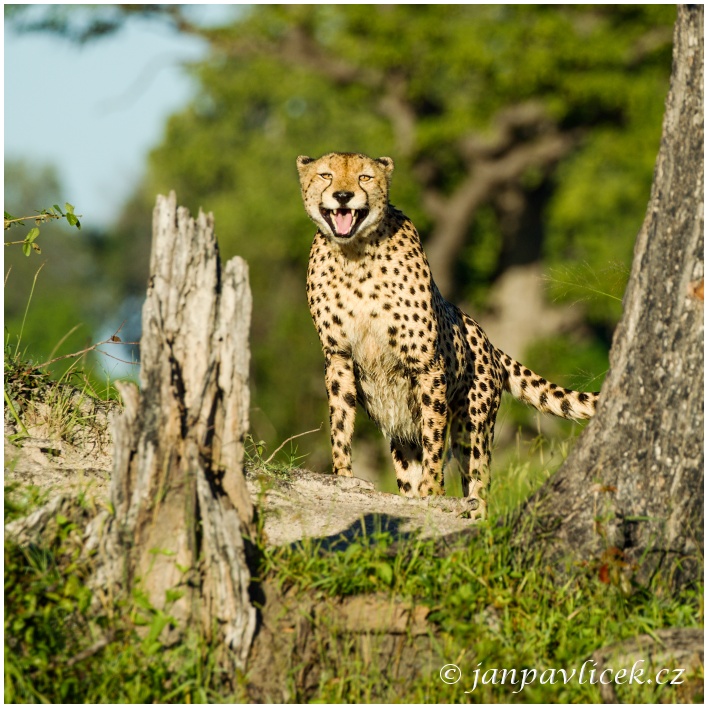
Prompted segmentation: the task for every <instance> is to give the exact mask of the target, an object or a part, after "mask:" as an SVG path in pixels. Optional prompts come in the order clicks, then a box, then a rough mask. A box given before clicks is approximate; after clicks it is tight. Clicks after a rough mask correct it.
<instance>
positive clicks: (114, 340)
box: [30, 320, 137, 371]
mask: <svg viewBox="0 0 708 708" xmlns="http://www.w3.org/2000/svg"><path fill="white" fill-rule="evenodd" d="M124 324H125V320H124V321H123V323H122V324H121V326H120V327H118V329H117V330H116V331H115V332H114V333H113V334H112V335H111V336H110V337H109V338H108V339H104V340H103V341H102V342H96V344H92V345H91V346H90V347H86V349H82V350H81V351H78V352H73V353H71V354H63V355H62V356H58V357H56V358H55V359H50V360H49V361H45V362H44V363H43V364H37V365H36V366H33V367H32V368H30V371H34V370H35V369H43V368H44V367H46V366H51V365H52V364H55V363H56V362H57V361H61V360H62V359H72V358H76V357H80V356H82V355H84V354H88V353H89V352H92V351H94V350H95V349H97V348H98V347H100V346H103V345H104V344H137V342H121V341H120V340H119V339H117V337H118V332H120V331H121V330H122V329H123V325H124ZM103 353H105V352H103Z"/></svg>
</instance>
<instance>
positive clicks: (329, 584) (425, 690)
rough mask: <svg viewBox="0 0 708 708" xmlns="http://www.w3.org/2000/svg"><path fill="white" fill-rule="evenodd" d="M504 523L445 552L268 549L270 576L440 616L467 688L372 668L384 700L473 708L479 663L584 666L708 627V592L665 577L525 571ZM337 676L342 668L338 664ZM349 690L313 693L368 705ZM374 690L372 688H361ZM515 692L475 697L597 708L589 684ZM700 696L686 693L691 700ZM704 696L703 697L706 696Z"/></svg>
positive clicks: (444, 659) (434, 619)
mask: <svg viewBox="0 0 708 708" xmlns="http://www.w3.org/2000/svg"><path fill="white" fill-rule="evenodd" d="M509 536H510V531H509V528H508V527H507V526H504V525H496V524H485V525H482V526H481V529H480V534H479V537H478V538H477V539H475V540H474V541H470V542H469V545H468V547H466V548H463V549H461V550H456V551H453V552H452V553H450V554H449V555H446V556H441V555H439V553H437V552H436V548H435V545H434V544H433V543H432V542H430V541H411V542H409V543H408V544H407V545H406V546H405V547H403V548H396V553H391V550H392V547H393V540H392V539H391V538H390V537H388V536H387V535H386V534H375V535H373V536H371V537H366V536H362V537H361V538H360V539H359V541H358V542H357V543H354V544H352V545H350V546H349V547H348V548H347V549H346V550H345V551H342V552H336V553H321V552H319V551H318V549H317V548H316V547H313V544H311V543H306V544H302V545H301V546H299V547H297V548H295V549H278V550H270V551H267V552H266V559H265V564H264V571H265V574H266V575H268V576H270V577H271V578H272V579H275V580H276V581H277V582H280V583H281V584H282V585H283V587H284V588H287V589H290V592H293V591H294V592H296V593H302V594H307V595H309V596H313V595H314V596H317V595H322V596H326V595H329V596H337V597H341V596H347V595H354V594H360V593H374V592H377V593H387V594H390V595H391V596H392V597H398V598H404V599H406V598H410V599H413V600H414V601H415V602H416V603H418V604H423V605H426V606H428V607H430V608H431V609H432V612H431V614H430V615H429V617H428V619H429V621H430V622H431V623H433V624H434V625H436V626H437V628H438V631H439V636H440V641H441V643H442V644H443V645H444V648H443V650H442V652H441V664H440V665H441V666H442V663H456V664H458V665H459V667H460V668H461V670H462V673H463V676H466V677H470V680H469V681H468V682H465V681H461V682H460V685H456V686H446V685H445V684H444V683H443V682H442V681H441V680H440V678H439V676H438V675H436V674H432V675H429V676H421V677H419V679H418V680H417V681H414V682H413V683H411V684H410V685H409V686H407V687H406V688H405V691H404V692H403V693H401V687H400V686H398V685H388V686H387V685H386V683H385V682H383V683H382V682H381V677H379V676H378V675H377V670H376V669H375V668H374V669H372V672H373V673H372V676H371V677H370V681H371V686H369V689H370V688H371V687H372V686H375V687H376V690H375V692H374V693H375V695H376V700H382V701H399V700H400V701H404V702H413V701H416V702H419V701H422V702H457V701H467V700H468V699H470V696H468V695H465V693H464V690H465V687H467V688H468V689H471V688H472V686H473V682H472V677H473V676H474V674H473V672H474V670H475V668H477V667H478V665H479V664H480V663H481V666H482V670H486V669H492V668H499V669H502V668H507V669H513V668H515V669H517V670H521V669H522V668H527V667H533V668H537V669H539V670H543V669H546V668H555V669H567V670H569V671H570V670H572V669H573V668H575V669H577V670H578V671H579V670H580V668H581V666H582V664H583V662H584V661H585V660H586V659H588V658H589V657H590V655H591V654H592V652H593V651H595V650H596V649H598V648H599V647H602V646H606V645H609V644H614V643H616V642H619V641H622V640H625V639H628V638H630V637H634V636H636V635H639V634H644V633H649V634H651V633H653V632H654V631H655V630H657V629H660V628H663V627H691V626H700V625H701V623H702V621H703V608H702V592H701V590H700V589H699V590H695V591H686V592H683V593H680V594H674V593H672V592H670V591H669V590H668V589H667V588H666V587H664V586H663V585H662V581H661V579H656V580H655V582H654V583H653V584H652V586H651V587H647V588H641V587H634V588H632V591H631V593H630V594H629V595H628V594H626V592H625V591H624V590H623V589H622V587H620V586H615V585H612V584H605V583H603V582H600V580H599V579H598V578H597V577H596V575H595V574H593V573H591V572H588V570H586V569H583V568H576V569H574V570H572V571H571V573H570V577H569V579H561V578H560V577H557V576H556V575H554V573H553V572H552V571H551V570H550V569H549V568H545V567H543V566H542V565H535V566H532V567H528V565H523V564H522V563H521V561H520V559H518V558H516V557H515V555H514V554H513V553H512V551H511V550H510V543H509V541H510V538H509ZM339 668H340V670H341V669H342V667H341V666H340V667H339ZM357 681H358V684H359V685H360V688H359V689H358V690H355V691H354V692H353V693H350V694H347V695H342V693H341V685H340V683H339V682H334V683H331V685H327V684H325V685H323V686H322V687H321V688H320V691H319V692H318V693H317V694H316V695H314V696H310V697H309V698H311V699H315V700H318V701H319V700H324V701H329V700H332V701H339V700H348V701H358V700H365V697H364V693H366V691H364V693H361V691H362V690H363V689H362V687H361V684H362V677H361V676H359V677H358V679H357ZM364 684H366V681H364ZM621 688H622V687H620V690H618V695H620V696H621V697H622V698H623V699H624V700H627V701H630V702H644V701H648V702H655V701H656V700H661V699H665V698H667V697H671V698H672V699H676V697H677V694H676V693H670V691H669V690H668V689H667V688H663V689H662V688H657V687H651V688H650V687H648V686H646V685H645V686H642V687H638V686H636V685H635V686H633V687H627V690H625V691H622V690H621ZM512 690H513V687H511V688H509V687H503V686H493V685H488V686H479V687H478V688H477V689H476V690H475V692H474V693H475V695H474V697H473V698H471V700H473V701H475V702H478V701H483V702H490V703H498V702H507V701H509V702H552V703H554V702H597V701H599V700H600V694H599V692H598V690H597V687H595V686H591V685H590V684H589V683H587V682H586V683H585V684H584V685H580V684H578V683H569V684H568V685H567V686H563V685H562V684H561V685H550V684H549V685H545V686H542V685H540V684H538V682H537V683H536V684H534V685H532V686H529V687H526V688H525V689H524V691H523V694H522V695H514V694H513V693H512V692H511V691H512ZM686 698H688V700H692V699H693V696H688V697H686V696H684V697H683V700H686ZM696 698H700V699H701V700H702V691H701V693H700V695H699V696H697V697H696Z"/></svg>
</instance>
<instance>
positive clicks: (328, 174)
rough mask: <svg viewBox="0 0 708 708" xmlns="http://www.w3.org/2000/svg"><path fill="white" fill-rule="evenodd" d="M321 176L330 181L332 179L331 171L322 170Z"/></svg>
mask: <svg viewBox="0 0 708 708" xmlns="http://www.w3.org/2000/svg"><path fill="white" fill-rule="evenodd" d="M319 176H320V177H322V179H326V180H328V181H329V180H331V179H332V175H331V174H330V173H329V172H320V175H319Z"/></svg>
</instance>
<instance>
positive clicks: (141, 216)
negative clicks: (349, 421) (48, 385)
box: [45, 5, 676, 469]
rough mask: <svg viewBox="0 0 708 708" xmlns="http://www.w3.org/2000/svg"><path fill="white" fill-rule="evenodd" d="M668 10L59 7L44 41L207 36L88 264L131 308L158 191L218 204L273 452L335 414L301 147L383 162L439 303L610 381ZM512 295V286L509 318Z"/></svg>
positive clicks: (257, 421)
mask: <svg viewBox="0 0 708 708" xmlns="http://www.w3.org/2000/svg"><path fill="white" fill-rule="evenodd" d="M675 12H676V11H675V8H674V7H673V6H666V5H663V6H662V5H632V6H612V5H603V6H588V5H577V6H550V5H549V6H536V5H390V6H371V5H307V6H297V5H284V6H279V5H256V6H251V7H249V8H247V9H245V10H244V13H243V14H242V16H241V17H240V18H239V19H238V21H235V22H232V23H231V24H229V25H227V26H222V27H217V28H204V27H201V26H198V25H196V24H194V23H193V22H191V21H190V20H189V19H188V18H187V17H186V16H185V14H184V13H183V12H182V11H181V9H180V6H176V5H170V6H163V5H146V6H112V9H111V14H110V16H106V15H101V16H99V15H97V16H96V20H95V23H94V25H91V23H88V24H87V23H86V20H85V17H84V19H83V21H82V24H81V26H80V27H76V26H74V25H72V21H71V13H67V12H62V13H59V11H57V13H56V14H55V15H54V16H52V15H49V16H48V17H49V20H46V18H45V28H49V29H52V30H53V31H55V32H61V33H64V34H66V35H68V36H74V37H78V38H79V39H92V38H94V37H97V36H102V35H104V34H106V33H107V32H111V31H114V30H117V29H119V28H120V26H121V22H122V21H124V19H125V17H126V16H128V15H131V14H136V13H137V14H141V15H145V16H149V17H150V18H152V19H153V20H155V19H157V20H159V21H168V22H171V23H173V25H174V26H175V28H176V29H177V31H180V32H184V33H189V34H197V35H199V36H201V37H203V38H205V39H206V40H207V41H208V42H209V44H210V47H211V52H210V55H209V57H208V59H207V60H206V61H204V62H201V63H199V64H196V65H193V66H192V67H191V71H192V72H193V75H194V77H195V79H196V80H197V82H198V86H199V89H198V92H197V95H196V96H195V98H194V100H193V101H192V102H191V103H190V105H188V106H187V107H186V108H185V109H184V110H183V111H181V112H180V113H178V114H177V115H174V116H173V117H172V118H171V119H170V121H169V123H168V125H167V127H166V132H165V136H164V139H163V141H162V143H161V144H160V145H158V146H156V148H155V149H154V151H153V152H152V153H151V155H150V157H149V161H148V165H147V169H146V174H145V178H144V180H143V182H142V184H141V185H140V186H139V188H138V189H137V190H136V192H135V194H134V196H133V198H132V199H131V201H130V204H128V205H126V209H125V210H124V212H123V213H124V216H123V217H122V219H121V221H120V223H119V224H117V225H116V227H115V229H114V231H113V233H112V234H110V235H109V238H108V239H107V241H106V243H107V244H108V245H106V246H105V248H104V249H103V250H102V252H101V253H100V254H97V255H98V258H99V263H100V264H101V266H100V267H101V270H102V271H103V272H106V273H108V272H114V273H121V274H122V275H123V279H122V280H121V282H118V283H115V284H112V285H111V287H112V288H113V287H115V288H116V293H117V295H116V297H118V299H120V300H122V301H124V302H128V303H139V302H140V299H141V298H142V296H143V293H144V286H145V277H146V273H147V254H148V252H149V237H150V213H151V210H152V207H153V204H154V200H155V195H156V194H157V193H166V192H168V191H169V190H170V189H174V190H176V192H177V196H178V199H179V201H180V203H182V204H185V205H187V206H189V207H190V208H191V209H192V210H193V211H195V212H196V210H197V209H198V208H199V207H203V208H204V209H205V210H208V211H212V212H213V213H214V216H215V218H216V226H217V234H218V237H219V241H220V245H221V249H222V254H223V257H224V258H229V257H231V256H232V255H234V254H239V255H241V256H243V257H244V258H246V260H247V261H248V263H249V266H250V273H251V284H252V288H253V294H254V310H253V311H254V316H253V326H252V397H253V402H254V406H255V407H256V408H255V410H254V411H253V412H252V428H253V435H254V437H255V438H256V439H263V440H265V441H266V442H267V443H268V444H269V445H270V446H273V445H274V444H276V443H277V442H278V441H281V440H283V439H284V438H287V437H288V436H290V435H293V434H295V433H298V432H302V431H303V430H307V429H310V428H315V427H317V425H319V424H320V423H321V422H322V421H325V420H326V419H327V407H326V396H325V390H324V383H323V376H322V357H321V352H320V350H319V345H318V341H317V337H316V334H315V331H314V328H313V327H312V324H311V322H310V317H309V312H308V308H307V303H306V299H305V291H304V280H305V264H306V262H307V257H308V252H309V243H310V240H311V237H312V233H313V227H312V225H311V223H310V222H309V221H308V220H307V217H306V216H305V213H304V210H303V208H302V205H301V202H300V196H299V187H298V181H297V175H296V171H295V158H296V156H297V155H298V154H309V155H312V156H319V155H320V154H323V153H325V152H329V151H332V150H336V151H356V152H364V153H367V154H370V155H373V156H379V155H390V156H391V157H393V158H394V160H395V162H396V171H395V174H394V180H393V187H392V201H393V202H394V203H395V204H396V206H398V207H399V208H401V209H402V210H403V211H404V212H405V213H406V214H407V215H408V216H410V217H411V218H412V219H413V220H414V222H415V223H416V225H417V227H418V229H419V231H420V232H421V236H422V238H423V241H424V244H425V247H426V251H427V253H428V256H429V260H430V262H431V266H432V270H433V275H434V277H435V279H436V281H437V282H438V284H439V286H440V287H441V290H442V291H443V292H444V294H445V295H446V296H447V297H448V298H449V299H451V300H453V301H454V302H456V303H457V304H459V305H460V306H462V307H463V309H466V310H467V311H468V312H470V313H471V314H472V315H473V316H475V318H477V319H479V320H480V321H481V323H482V324H483V326H485V327H486V328H487V329H488V330H490V333H491V336H492V339H493V341H494V342H495V344H497V345H498V346H499V347H501V348H502V349H504V348H507V349H509V353H510V354H512V355H513V356H515V357H517V358H520V359H521V360H522V361H524V363H526V364H527V365H529V366H531V367H532V368H535V369H537V370H539V371H540V372H541V373H542V374H543V375H544V376H546V377H547V378H552V379H553V380H555V381H557V382H558V383H560V384H563V385H570V386H576V387H587V388H592V389H593V390H597V389H599V386H600V384H601V382H602V377H603V375H604V372H605V370H606V368H607V350H608V348H609V343H610V339H611V334H612V331H613V328H614V326H615V324H616V322H617V320H618V317H619V314H620V311H621V297H622V293H623V291H624V286H625V283H626V279H627V277H628V273H629V266H630V263H631V256H632V248H633V244H634V239H635V236H636V233H637V231H638V229H639V227H640V225H641V223H642V218H643V214H644V210H645V208H646V204H647V200H648V195H649V190H650V186H651V180H652V172H653V167H654V162H655V159H656V155H657V152H658V147H659V138H660V132H661V120H662V116H663V106H664V99H665V96H666V92H667V89H668V80H669V74H670V69H671V38H672V26H673V22H674V19H675ZM529 276H531V277H529ZM544 277H545V278H546V280H544V279H543V278H544ZM513 282H516V283H517V284H518V283H522V282H523V283H525V285H524V286H523V288H522V289H521V290H519V289H518V287H517V289H516V290H515V289H514V287H513ZM510 283H512V285H510ZM502 293H515V294H514V295H512V297H511V302H512V304H511V305H508V304H507V305H504V304H503V302H504V299H503V297H502ZM507 300H508V297H507ZM550 301H556V304H555V305H551V304H550ZM561 305H562V306H563V308H564V309H562V310H559V307H560V306H561ZM569 308H570V309H569ZM558 312H561V313H565V314H563V315H562V316H560V317H558V316H557V313H558ZM568 313H570V314H569V315H568ZM519 318H521V320H522V322H523V323H525V326H523V327H522V326H521V325H519V324H516V323H517V322H519ZM543 322H547V323H550V324H549V326H542V324H541V323H543ZM504 323H507V327H506V331H505V329H504ZM506 416H508V417H509V420H511V421H512V423H513V425H512V426H511V427H513V426H514V425H516V423H517V422H523V421H525V422H526V423H528V422H529V421H532V420H533V418H531V417H529V414H527V413H526V412H523V413H522V412H519V411H516V410H515V409H513V408H512V409H508V412H507V413H506V414H503V415H502V418H504V417H506ZM299 448H300V449H301V450H303V451H312V452H313V453H314V454H313V456H312V457H311V458H310V460H308V465H310V466H312V467H314V468H319V469H325V468H326V467H327V465H328V464H329V462H328V461H329V450H328V442H327V432H326V430H324V429H323V431H322V432H321V434H320V435H319V436H316V438H315V437H312V438H303V439H301V440H300V441H299Z"/></svg>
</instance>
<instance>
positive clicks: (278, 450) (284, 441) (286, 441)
mask: <svg viewBox="0 0 708 708" xmlns="http://www.w3.org/2000/svg"><path fill="white" fill-rule="evenodd" d="M320 430H322V423H320V427H319V428H315V429H314V430H308V431H307V432H305V433H298V434H297V435H292V436H291V437H289V438H288V439H287V440H283V442H282V443H281V445H280V446H279V447H277V448H276V449H275V450H274V451H273V454H272V455H271V456H270V457H269V458H268V459H267V460H266V461H265V462H264V463H263V464H264V465H267V464H268V463H269V462H270V461H271V460H272V459H273V458H274V457H275V456H276V455H277V454H278V453H279V452H280V451H281V450H282V449H283V448H284V447H285V445H286V444H287V443H289V442H290V441H291V440H295V438H301V437H302V436H303V435H309V434H310V433H317V432H319V431H320Z"/></svg>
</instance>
